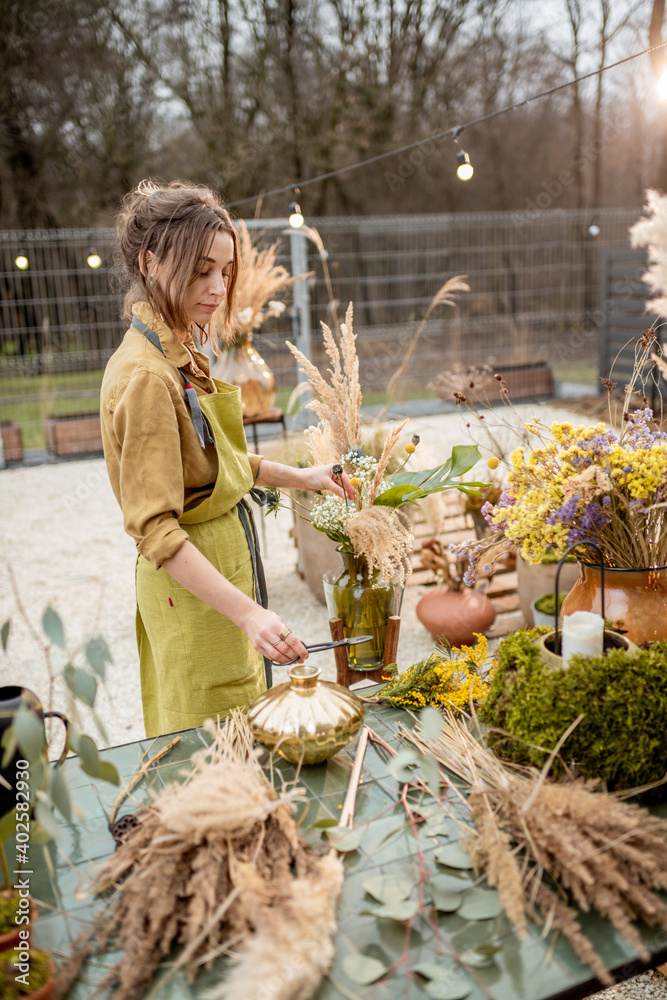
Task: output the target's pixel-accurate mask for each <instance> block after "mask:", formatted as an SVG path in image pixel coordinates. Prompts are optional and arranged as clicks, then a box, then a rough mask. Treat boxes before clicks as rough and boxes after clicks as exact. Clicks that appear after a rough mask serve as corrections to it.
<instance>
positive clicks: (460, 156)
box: [456, 149, 474, 181]
mask: <svg viewBox="0 0 667 1000" xmlns="http://www.w3.org/2000/svg"><path fill="white" fill-rule="evenodd" d="M456 162H457V163H458V167H457V168H456V176H457V177H458V179H459V180H460V181H469V180H470V178H471V177H472V175H473V173H474V170H473V168H472V163H471V162H470V157H469V156H468V154H467V153H466V152H465V150H463V149H459V151H458V153H457V154H456Z"/></svg>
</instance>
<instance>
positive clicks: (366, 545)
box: [346, 507, 414, 583]
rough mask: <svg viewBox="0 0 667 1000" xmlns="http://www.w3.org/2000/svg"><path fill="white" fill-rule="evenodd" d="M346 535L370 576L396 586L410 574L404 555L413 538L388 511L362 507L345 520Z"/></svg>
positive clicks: (389, 509) (398, 515) (391, 509)
mask: <svg viewBox="0 0 667 1000" xmlns="http://www.w3.org/2000/svg"><path fill="white" fill-rule="evenodd" d="M346 527H347V533H348V535H349V538H350V541H351V542H352V545H353V547H354V551H355V552H363V554H364V555H365V556H366V560H367V562H368V569H369V571H370V573H374V572H375V571H376V570H377V571H378V572H379V574H380V576H381V577H383V578H384V579H385V580H394V581H398V582H400V583H403V582H404V581H405V578H406V576H408V575H409V574H410V573H411V572H412V567H411V566H410V563H409V562H408V554H409V553H410V552H412V546H413V544H414V535H413V533H412V530H411V528H409V527H407V525H405V524H404V523H403V521H402V520H401V514H400V511H397V510H394V509H393V508H391V507H362V508H361V510H357V511H355V512H354V513H353V514H351V515H350V517H349V518H348V519H347V525H346Z"/></svg>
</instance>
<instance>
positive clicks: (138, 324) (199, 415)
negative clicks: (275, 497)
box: [132, 316, 214, 448]
mask: <svg viewBox="0 0 667 1000" xmlns="http://www.w3.org/2000/svg"><path fill="white" fill-rule="evenodd" d="M132 326H133V327H134V328H135V330H138V331H139V332H140V333H143V335H144V337H146V339H147V340H150V342H151V344H152V345H153V347H157V349H158V351H161V352H162V354H164V348H163V346H162V344H161V343H160V338H159V337H158V335H157V333H156V332H155V330H151V328H150V326H146V324H145V323H144V322H142V320H140V319H138V318H137V317H136V316H133V317H132ZM178 370H179V372H180V373H181V377H182V378H183V381H184V382H185V402H186V404H187V407H188V409H189V410H190V416H191V417H192V423H193V424H194V425H195V432H196V434H197V439H198V441H199V446H200V448H205V447H206V445H207V444H214V440H213V434H212V433H211V428H210V427H209V425H208V420H207V419H206V417H205V416H204V414H203V412H202V408H201V405H200V403H199V400H198V398H197V390H196V389H195V387H194V386H193V385H192V384H191V382H190V379H189V378H188V376H187V375H186V374H185V372H184V371H183V369H182V368H179V369H178Z"/></svg>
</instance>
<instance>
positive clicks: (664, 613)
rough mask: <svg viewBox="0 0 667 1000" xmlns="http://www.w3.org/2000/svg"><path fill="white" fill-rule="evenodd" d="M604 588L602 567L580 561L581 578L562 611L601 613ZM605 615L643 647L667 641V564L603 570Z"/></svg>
mask: <svg viewBox="0 0 667 1000" xmlns="http://www.w3.org/2000/svg"><path fill="white" fill-rule="evenodd" d="M601 594H602V588H601V585H600V568H599V566H589V565H588V564H586V563H579V578H578V580H577V582H576V583H575V585H574V587H573V588H572V590H571V591H570V592H569V594H568V595H567V597H566V598H565V600H564V601H563V607H562V611H561V614H562V616H563V617H564V616H565V615H571V614H572V613H573V612H574V611H594V612H595V613H596V614H600V613H601V610H602V602H601ZM604 614H605V618H607V619H608V620H609V621H612V622H614V623H615V622H623V630H624V634H625V635H627V637H628V639H629V640H630V641H631V642H634V643H636V644H637V645H638V646H641V645H642V643H646V642H661V641H664V640H667V566H659V567H657V568H654V569H607V567H606V566H605V571H604Z"/></svg>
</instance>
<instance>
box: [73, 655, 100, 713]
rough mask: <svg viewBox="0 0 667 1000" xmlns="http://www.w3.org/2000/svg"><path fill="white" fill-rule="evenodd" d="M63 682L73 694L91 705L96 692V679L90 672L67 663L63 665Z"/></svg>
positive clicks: (93, 702)
mask: <svg viewBox="0 0 667 1000" xmlns="http://www.w3.org/2000/svg"><path fill="white" fill-rule="evenodd" d="M65 683H66V684H67V687H68V688H69V689H70V691H71V692H72V694H73V695H76V697H77V698H80V699H81V701H83V702H85V703H86V705H90V707H91V708H92V707H93V705H94V704H95V696H96V694H97V681H96V680H95V678H94V677H93V675H92V674H89V673H88V671H87V670H83V669H82V668H81V667H74V666H72V664H71V663H68V664H67V666H66V667H65Z"/></svg>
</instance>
